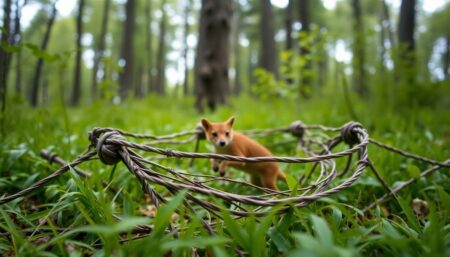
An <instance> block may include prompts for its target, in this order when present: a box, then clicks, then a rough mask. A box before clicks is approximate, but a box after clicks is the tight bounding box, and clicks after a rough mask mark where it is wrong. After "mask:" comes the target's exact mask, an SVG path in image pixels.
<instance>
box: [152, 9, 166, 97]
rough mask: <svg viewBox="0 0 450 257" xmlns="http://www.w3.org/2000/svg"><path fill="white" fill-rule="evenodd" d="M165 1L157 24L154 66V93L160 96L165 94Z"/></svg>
mask: <svg viewBox="0 0 450 257" xmlns="http://www.w3.org/2000/svg"><path fill="white" fill-rule="evenodd" d="M165 6H166V1H165V0H164V1H163V2H162V8H161V9H162V17H161V21H160V23H159V40H158V55H157V64H156V79H155V86H156V93H157V94H160V95H164V94H165V66H166V51H165V50H166V22H167V21H166V20H167V17H166V16H167V14H166V10H165Z"/></svg>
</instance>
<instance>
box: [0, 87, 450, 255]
mask: <svg viewBox="0 0 450 257" xmlns="http://www.w3.org/2000/svg"><path fill="white" fill-rule="evenodd" d="M341 94H342V93H340V94H337V95H336V94H330V95H323V96H322V97H321V98H320V99H311V100H309V101H305V102H304V103H303V104H302V107H301V108H299V107H298V103H297V100H296V99H292V100H286V99H284V98H280V99H271V102H270V104H267V103H261V102H259V101H255V100H254V99H252V98H249V97H246V96H242V97H241V98H239V99H235V100H234V101H233V103H232V105H231V106H229V107H226V108H222V109H219V110H218V112H216V113H214V114H208V115H207V117H208V118H210V119H211V120H225V119H226V118H228V117H229V116H230V115H235V116H236V125H235V126H236V129H252V128H268V127H282V126H287V125H289V124H290V123H291V122H292V121H293V120H297V119H300V120H302V121H303V122H305V123H312V124H317V123H320V124H326V125H329V126H340V125H342V124H343V123H344V122H346V121H348V120H349V119H350V113H349V111H348V108H347V105H346V102H345V100H343V99H344V98H343V96H342V95H341ZM324 103H327V104H324ZM192 104H193V100H192V99H185V100H181V101H177V102H175V101H171V100H169V99H165V98H161V97H159V98H156V97H148V98H145V99H142V100H140V101H126V102H124V103H122V105H120V106H119V105H114V104H111V103H110V102H106V101H98V102H96V103H94V104H92V105H90V106H85V107H82V108H78V109H72V108H69V109H66V108H63V107H61V106H53V107H51V108H40V109H34V110H32V109H30V108H29V107H26V106H23V105H22V104H20V103H19V104H14V103H13V104H12V105H11V107H10V108H11V109H10V111H8V113H6V116H5V123H4V124H2V126H3V128H4V131H6V133H7V134H4V135H2V139H1V140H2V144H1V145H0V176H1V179H0V191H1V192H5V193H7V194H11V193H13V192H17V191H18V190H20V189H22V188H25V187H27V186H29V185H31V184H32V183H34V182H36V181H37V180H39V179H41V178H43V177H45V176H47V175H48V174H49V173H50V172H51V171H53V170H55V169H56V167H57V165H50V164H48V163H47V162H46V161H44V160H43V159H41V158H40V157H39V150H40V149H41V148H47V149H49V150H52V151H56V152H57V153H58V154H59V155H60V156H62V157H64V158H65V159H67V160H71V159H73V158H75V157H76V156H77V155H78V154H79V153H81V152H82V151H84V150H85V148H86V146H87V145H88V140H87V136H86V133H87V132H88V131H89V130H91V129H92V128H93V127H116V128H121V129H123V130H126V131H133V132H141V133H150V134H167V133H173V132H177V131H182V130H189V129H192V128H193V127H195V125H196V124H197V122H198V121H199V120H200V118H201V117H202V116H200V115H198V114H197V113H195V112H194V111H193V110H192V108H191V106H192ZM352 104H353V106H354V111H355V112H356V113H357V115H358V117H360V119H361V120H360V121H361V122H362V123H363V124H364V126H365V127H366V128H368V129H369V133H370V135H371V136H372V137H373V138H376V139H380V140H382V141H384V142H386V143H389V144H392V145H395V146H398V147H400V148H403V149H406V150H409V151H413V152H417V153H418V154H421V155H425V156H429V157H432V158H434V159H438V160H444V159H446V158H448V156H449V155H450V152H449V149H448V147H446V146H447V145H448V138H447V137H446V134H445V133H447V132H448V126H446V125H445V124H449V123H450V120H449V119H450V113H449V111H448V109H433V108H421V109H418V110H411V111H406V110H404V111H403V112H402V113H393V112H388V111H386V109H384V108H379V107H377V105H371V104H370V103H368V102H362V101H359V100H358V98H354V99H353V102H352ZM162 106H164V108H161V107H162ZM180 110H183V111H182V112H181V111H180ZM431 114H432V115H431ZM373 117H378V118H377V119H374V118H373ZM44 132H45V133H44ZM283 139H287V138H284V137H281V138H267V139H264V138H261V139H260V140H261V142H263V143H265V144H266V145H268V146H269V147H270V148H271V150H272V151H273V152H274V154H275V155H280V156H281V155H288V154H290V151H291V150H290V148H289V147H285V146H274V147H272V146H271V144H273V142H277V141H278V140H283ZM170 147H173V146H170ZM192 147H193V146H192V145H186V146H176V148H177V149H180V150H187V151H192V149H193V148H192ZM210 150H211V149H210V148H209V145H208V144H206V143H202V144H201V148H200V151H202V152H207V151H210ZM369 155H370V158H371V160H372V161H373V163H374V164H375V166H376V167H377V169H378V171H379V172H380V173H381V175H382V176H383V178H384V179H385V180H386V182H387V183H388V185H390V186H392V187H394V186H395V185H399V184H401V183H404V181H406V180H408V179H410V178H411V177H417V176H418V172H419V171H421V170H424V169H425V168H426V167H427V166H426V165H424V164H422V163H420V162H416V161H411V160H408V159H405V158H400V157H399V156H397V155H393V154H391V153H387V152H385V151H383V150H380V149H379V148H376V147H374V146H371V147H370V148H369ZM162 162H163V163H164V164H166V165H169V166H171V167H174V168H177V169H181V170H185V171H190V170H191V169H192V170H195V171H196V172H202V173H206V174H212V171H211V169H210V166H209V162H208V161H207V160H196V161H195V162H194V167H192V168H189V161H182V160H165V161H162ZM81 168H83V169H85V170H88V171H91V172H92V173H93V176H92V177H91V178H89V179H82V178H80V177H79V176H78V175H77V174H76V173H75V172H74V171H70V172H68V173H67V174H65V175H62V176H61V177H59V178H57V179H55V180H54V181H52V182H51V183H50V184H49V185H48V186H46V187H45V188H44V189H40V190H38V191H36V192H35V193H33V194H31V195H30V196H28V197H25V198H22V199H18V200H15V201H13V202H11V203H8V204H6V205H2V206H0V233H2V235H4V236H1V237H0V252H1V253H2V254H3V255H18V256H80V255H83V254H89V255H94V256H140V255H148V254H149V253H152V256H163V255H165V254H167V253H168V252H169V251H170V252H171V253H172V255H173V256H190V255H191V254H192V247H195V248H197V251H198V252H199V253H200V254H201V255H204V254H206V252H209V253H213V254H214V256H235V255H236V252H235V249H239V251H244V252H246V253H248V254H249V256H298V255H301V256H448V255H449V254H450V253H449V250H448V244H449V243H450V242H449V238H450V237H449V233H450V231H449V228H448V220H447V217H448V213H449V208H450V206H449V202H450V201H449V199H450V197H449V192H448V190H447V189H448V188H450V179H449V177H448V173H447V172H445V170H442V171H441V172H436V173H435V174H433V175H431V176H429V177H426V178H420V179H419V180H418V182H417V183H416V184H413V185H412V186H410V187H408V188H407V189H406V190H405V191H402V192H401V193H400V194H399V197H398V200H395V199H392V200H391V201H389V202H388V203H386V204H384V205H382V206H380V207H378V208H377V209H375V210H373V211H371V213H370V216H367V217H363V216H362V213H361V209H362V208H363V207H365V206H367V205H368V204H370V203H371V202H372V201H373V199H374V197H376V196H381V195H382V194H383V193H384V189H383V187H382V186H381V185H380V184H379V183H378V182H377V181H376V179H375V178H374V177H373V175H372V174H371V173H370V172H365V173H364V174H363V176H362V177H361V178H360V179H358V180H357V182H356V183H355V184H354V185H353V186H351V187H350V188H348V189H347V190H344V191H341V192H340V193H339V194H337V195H334V196H330V197H327V198H323V199H321V200H320V201H318V202H315V203H313V204H311V205H309V206H307V207H305V208H301V209H297V208H294V209H291V210H290V211H289V212H288V213H286V214H284V215H275V214H274V212H275V211H276V209H277V208H274V209H273V210H272V214H271V215H268V216H267V217H264V218H256V217H248V218H242V219H233V218H231V216H230V214H229V213H227V212H222V213H221V215H222V216H224V217H225V219H224V220H223V221H217V224H216V225H215V232H216V234H215V235H214V236H210V235H209V234H208V232H207V231H206V230H205V228H204V227H203V226H202V224H201V219H205V218H206V219H209V218H210V217H209V216H208V215H207V214H206V213H205V212H204V211H198V212H197V213H196V214H195V215H194V214H192V213H191V212H190V211H189V210H187V209H186V208H185V207H184V204H183V199H185V198H184V196H185V192H181V193H179V194H176V195H175V196H173V195H169V194H168V192H167V190H165V189H164V188H162V187H161V186H155V185H152V186H153V187H154V189H155V190H157V191H158V192H159V193H161V194H164V196H165V197H167V198H168V199H170V201H169V202H168V203H167V204H163V205H162V206H161V207H160V208H159V210H158V211H157V214H156V216H155V217H153V218H152V217H145V216H143V215H142V213H141V212H140V210H141V209H145V206H147V205H148V203H146V202H145V200H144V198H143V193H142V190H141V185H140V184H139V183H138V181H136V179H135V178H134V176H133V175H131V174H130V173H129V172H128V171H127V169H126V167H125V166H124V165H122V164H118V165H117V167H111V166H105V165H103V164H101V163H100V162H99V161H97V160H96V161H92V162H88V163H86V164H83V165H82V166H81ZM283 168H286V169H285V171H286V172H287V173H288V174H289V176H288V185H281V183H280V187H284V188H287V187H289V188H293V189H294V190H295V188H296V187H297V183H296V178H298V176H300V175H301V174H303V172H305V171H307V170H308V167H306V166H304V165H298V166H297V165H289V166H287V167H283ZM160 172H163V171H160ZM227 174H228V175H229V176H231V177H233V178H236V179H243V180H246V179H247V178H245V175H244V174H243V173H242V172H237V171H233V170H230V171H229V173H227ZM102 180H107V181H108V183H109V184H110V185H109V187H112V188H115V189H116V190H117V193H112V192H110V191H109V190H107V189H106V188H105V187H104V186H103V184H102V182H101V181H102ZM215 186H217V187H218V188H221V189H222V190H225V191H229V192H236V193H243V194H258V192H256V191H255V192H242V189H241V188H240V187H239V186H236V185H235V184H231V183H230V184H228V183H227V184H217V185H215ZM205 197H206V196H205ZM206 198H207V199H209V200H211V201H215V200H214V199H211V198H209V197H206ZM413 198H420V199H423V200H426V201H427V202H428V204H429V209H430V211H429V213H428V215H427V216H426V217H425V218H417V217H416V215H415V214H414V212H413V210H412V208H411V201H412V199H413ZM218 204H221V203H218ZM381 207H382V208H383V209H382V208H381ZM176 208H178V210H179V211H180V213H178V214H177V215H175V214H174V211H175V209H176ZM381 210H384V212H382V211H381ZM183 213H186V214H187V215H188V216H189V217H190V220H187V219H186V218H185V217H184V215H182V214H183ZM116 217H120V220H117V218H116ZM173 217H177V218H176V219H174V218H173ZM170 223H171V224H172V225H173V227H177V228H178V230H177V232H178V237H175V232H170V231H169V226H168V224H170ZM137 224H142V225H150V226H152V227H153V231H152V232H151V233H150V234H149V235H148V236H146V237H144V238H141V239H134V240H131V239H132V238H133V237H134V233H133V232H132V231H133V229H134V228H135V225H137ZM61 228H65V229H64V230H61ZM121 240H130V241H128V242H127V243H120V241H121Z"/></svg>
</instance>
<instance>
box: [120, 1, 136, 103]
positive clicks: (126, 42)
mask: <svg viewBox="0 0 450 257" xmlns="http://www.w3.org/2000/svg"><path fill="white" fill-rule="evenodd" d="M135 9H136V0H127V3H126V5H125V13H126V19H125V22H124V28H123V30H124V33H123V41H122V51H121V59H122V60H123V61H124V66H123V72H121V73H120V76H119V84H120V92H119V94H120V98H121V99H125V98H126V97H127V95H128V92H129V91H130V89H131V88H132V83H133V59H134V40H133V38H134V27H135Z"/></svg>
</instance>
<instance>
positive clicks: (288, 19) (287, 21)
mask: <svg viewBox="0 0 450 257" xmlns="http://www.w3.org/2000/svg"><path fill="white" fill-rule="evenodd" d="M293 11H294V0H289V3H288V5H287V6H286V16H285V18H284V26H285V29H286V48H285V49H286V50H287V51H288V50H291V49H292V22H293V19H294V17H293Z"/></svg>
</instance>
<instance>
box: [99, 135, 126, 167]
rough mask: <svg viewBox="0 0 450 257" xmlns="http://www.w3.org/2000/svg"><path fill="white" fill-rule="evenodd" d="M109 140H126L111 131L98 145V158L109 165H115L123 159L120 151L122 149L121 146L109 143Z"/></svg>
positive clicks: (102, 137)
mask: <svg viewBox="0 0 450 257" xmlns="http://www.w3.org/2000/svg"><path fill="white" fill-rule="evenodd" d="M108 139H118V140H121V139H124V137H123V136H122V135H121V134H120V133H119V132H117V131H109V132H106V133H104V134H103V135H102V136H101V137H100V139H98V142H97V144H96V150H97V155H98V158H99V159H100V160H101V161H102V162H103V163H104V164H107V165H113V164H116V163H118V162H119V161H120V160H121V158H120V155H119V150H120V148H121V147H122V146H121V145H119V144H113V143H110V142H108V141H107V140H108Z"/></svg>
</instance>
